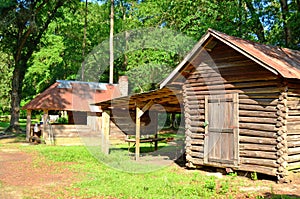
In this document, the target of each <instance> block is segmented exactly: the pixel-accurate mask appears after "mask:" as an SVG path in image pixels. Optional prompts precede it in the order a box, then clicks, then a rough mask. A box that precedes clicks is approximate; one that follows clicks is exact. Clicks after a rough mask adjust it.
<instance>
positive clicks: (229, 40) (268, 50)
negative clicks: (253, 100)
mask: <svg viewBox="0 0 300 199" xmlns="http://www.w3.org/2000/svg"><path fill="white" fill-rule="evenodd" d="M212 38H216V39H217V40H219V41H221V42H223V43H225V44H226V45H228V46H230V47H232V48H233V49H235V50H237V51H238V52H240V53H242V54H243V55H245V56H246V57H248V58H249V59H251V60H253V61H255V62H256V63H258V64H260V65H261V66H262V67H264V68H266V69H268V70H270V71H271V72H273V73H274V74H276V75H281V76H282V77H284V78H293V79H300V51H296V50H291V49H287V48H281V47H277V46H270V45H265V44H259V43H256V42H252V41H248V40H244V39H241V38H237V37H233V36H229V35H227V34H225V33H222V32H219V31H216V30H213V29H208V31H207V33H206V34H205V35H204V36H203V37H202V38H201V39H200V41H199V42H198V43H197V44H196V45H195V47H194V48H193V49H192V50H191V52H190V53H189V54H188V55H187V56H186V57H185V58H184V59H183V61H182V62H181V63H180V64H179V65H178V66H177V67H176V68H175V70H174V71H173V72H172V73H171V74H170V75H169V76H168V77H167V78H166V79H165V80H164V81H163V82H162V83H161V84H160V88H163V87H164V86H166V85H167V84H169V83H171V82H172V81H173V80H174V79H176V77H178V76H179V75H180V72H182V69H183V68H184V67H185V66H186V65H187V63H189V61H191V60H192V59H193V57H194V56H196V55H197V54H198V53H199V51H201V50H204V49H205V48H206V45H208V43H209V42H210V40H211V39H212Z"/></svg>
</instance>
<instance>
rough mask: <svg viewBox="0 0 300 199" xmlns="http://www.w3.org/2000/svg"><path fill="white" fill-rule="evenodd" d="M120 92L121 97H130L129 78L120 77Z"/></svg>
mask: <svg viewBox="0 0 300 199" xmlns="http://www.w3.org/2000/svg"><path fill="white" fill-rule="evenodd" d="M119 90H120V93H121V96H127V95H128V77H127V76H120V77H119Z"/></svg>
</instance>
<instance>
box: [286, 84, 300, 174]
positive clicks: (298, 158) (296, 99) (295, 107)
mask: <svg viewBox="0 0 300 199" xmlns="http://www.w3.org/2000/svg"><path fill="white" fill-rule="evenodd" d="M287 87H288V92H287V105H288V118H287V132H288V133H287V145H288V160H287V162H288V169H290V170H292V169H299V168H300V82H299V81H289V82H288V84H287Z"/></svg>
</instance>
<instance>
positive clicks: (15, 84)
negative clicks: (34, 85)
mask: <svg viewBox="0 0 300 199" xmlns="http://www.w3.org/2000/svg"><path fill="white" fill-rule="evenodd" d="M24 75H25V74H24V69H23V66H22V65H21V64H19V65H17V64H16V66H15V69H14V72H13V79H12V91H11V111H10V114H11V119H10V126H9V127H8V128H7V129H6V130H5V131H6V132H13V133H21V128H20V123H19V119H20V102H21V97H22V82H23V79H24Z"/></svg>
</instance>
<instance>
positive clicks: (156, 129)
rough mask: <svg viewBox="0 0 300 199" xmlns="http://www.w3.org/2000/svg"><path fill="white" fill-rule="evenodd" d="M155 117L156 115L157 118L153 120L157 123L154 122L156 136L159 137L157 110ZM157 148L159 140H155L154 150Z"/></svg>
mask: <svg viewBox="0 0 300 199" xmlns="http://www.w3.org/2000/svg"><path fill="white" fill-rule="evenodd" d="M154 117H155V120H154V121H153V122H155V124H154V131H155V135H154V138H155V139H157V138H158V113H157V112H155V113H154ZM157 149H158V141H157V140H155V142H154V150H155V151H157Z"/></svg>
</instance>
